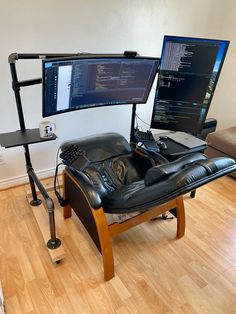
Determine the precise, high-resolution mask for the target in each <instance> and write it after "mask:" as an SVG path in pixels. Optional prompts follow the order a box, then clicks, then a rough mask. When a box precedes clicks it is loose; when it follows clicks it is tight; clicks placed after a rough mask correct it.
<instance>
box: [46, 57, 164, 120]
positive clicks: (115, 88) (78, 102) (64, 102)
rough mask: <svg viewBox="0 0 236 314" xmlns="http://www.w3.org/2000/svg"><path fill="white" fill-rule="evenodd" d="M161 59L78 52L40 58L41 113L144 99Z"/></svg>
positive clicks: (127, 102) (142, 100)
mask: <svg viewBox="0 0 236 314" xmlns="http://www.w3.org/2000/svg"><path fill="white" fill-rule="evenodd" d="M159 62H160V59H158V58H149V57H140V56H137V57H133V58H131V57H130V58H129V57H126V56H124V55H94V54H91V55H81V56H79V57H77V56H76V57H71V58H61V59H51V60H49V59H45V60H43V63H42V64H43V117H48V116H51V115H55V114H59V113H65V112H68V111H72V110H78V109H86V108H94V107H101V106H110V105H121V104H138V103H145V102H146V101H147V98H148V95H149V93H150V89H151V87H152V84H153V81H154V78H155V75H156V73H157V70H158V66H159Z"/></svg>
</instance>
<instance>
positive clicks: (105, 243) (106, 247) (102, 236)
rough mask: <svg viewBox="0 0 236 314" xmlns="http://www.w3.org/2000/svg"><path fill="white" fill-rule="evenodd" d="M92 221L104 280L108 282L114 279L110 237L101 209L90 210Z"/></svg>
mask: <svg viewBox="0 0 236 314" xmlns="http://www.w3.org/2000/svg"><path fill="white" fill-rule="evenodd" d="M92 213H93V216H94V220H95V223H96V226H97V231H98V236H99V241H100V245H101V253H102V258H103V267H104V279H105V280H110V279H111V278H113V277H114V275H115V271H114V258H113V251H112V241H111V235H110V232H109V229H108V225H107V220H106V217H105V214H104V212H103V209H102V208H100V209H92Z"/></svg>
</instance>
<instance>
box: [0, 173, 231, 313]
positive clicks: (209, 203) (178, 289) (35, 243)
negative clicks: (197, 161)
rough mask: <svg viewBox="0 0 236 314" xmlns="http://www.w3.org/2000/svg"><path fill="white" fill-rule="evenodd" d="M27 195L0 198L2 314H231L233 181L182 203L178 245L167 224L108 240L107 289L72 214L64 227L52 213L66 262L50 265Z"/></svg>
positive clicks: (17, 192) (171, 223)
mask: <svg viewBox="0 0 236 314" xmlns="http://www.w3.org/2000/svg"><path fill="white" fill-rule="evenodd" d="M45 182H46V183H45V184H48V185H50V184H51V183H52V180H46V181H45ZM27 190H28V186H21V187H16V188H13V189H9V190H6V191H0V212H1V215H0V278H1V282H2V287H3V292H4V298H5V305H6V309H7V313H10V314H11V313H17V314H19V313H40V314H41V313H45V314H46V313H50V314H51V313H53V314H54V313H63V314H64V313H72V314H74V313H76V314H77V313H99V314H100V313H109V314H110V313H119V314H123V313H132V314H133V313H145V314H148V313H158V314H162V313H165V314H167V313H172V314H173V313H174V314H176V313H177V314H178V313H180V314H184V313H186V314H189V313H190V314H195V313H201V314H202V313H214V314H215V313H216V314H218V313H219V314H225V313H227V314H228V313H229V314H231V313H232V314H233V313H236V180H233V179H232V178H230V177H224V178H221V179H219V180H217V181H214V182H212V183H210V184H208V185H206V186H204V187H202V188H200V189H198V191H197V194H196V198H195V199H191V198H190V197H189V195H186V196H185V197H184V202H185V208H186V233H185V236H184V237H183V238H181V239H176V238H175V235H176V220H175V219H173V220H167V221H163V220H156V221H150V222H146V223H143V224H142V225H139V226H137V227H134V228H133V229H130V230H128V231H127V232H125V233H123V234H120V235H119V236H117V237H115V238H114V239H113V250H114V260H115V277H114V278H113V279H112V280H110V281H108V282H105V281H104V279H103V266H102V257H101V255H100V253H99V252H98V250H97V248H96V247H95V245H94V243H93V242H92V241H91V240H90V238H89V236H88V234H87V231H86V230H85V229H84V227H83V226H82V224H81V223H80V221H79V220H78V218H77V216H76V215H75V214H74V213H73V215H72V218H69V219H66V220H64V219H63V212H62V208H61V207H60V206H58V205H57V206H56V207H57V208H56V212H55V217H56V226H57V230H58V233H59V234H60V236H61V240H62V243H63V246H64V250H65V252H66V258H65V259H64V260H62V262H61V263H60V264H54V263H52V262H51V259H50V258H49V255H48V252H47V249H46V248H45V244H44V241H43V238H42V235H41V233H40V231H39V229H38V226H37V223H36V222H35V218H34V216H33V214H32V211H31V208H30V206H29V204H28V202H27V200H26V191H27ZM50 196H51V197H52V198H53V200H54V201H55V204H57V203H56V199H55V197H54V195H53V193H52V192H50Z"/></svg>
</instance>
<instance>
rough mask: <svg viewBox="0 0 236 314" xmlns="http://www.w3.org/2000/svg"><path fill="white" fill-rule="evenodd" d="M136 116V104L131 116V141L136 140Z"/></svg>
mask: <svg viewBox="0 0 236 314" xmlns="http://www.w3.org/2000/svg"><path fill="white" fill-rule="evenodd" d="M135 116H136V104H133V106H132V116H131V128H130V143H133V142H134V141H135V137H134V132H135Z"/></svg>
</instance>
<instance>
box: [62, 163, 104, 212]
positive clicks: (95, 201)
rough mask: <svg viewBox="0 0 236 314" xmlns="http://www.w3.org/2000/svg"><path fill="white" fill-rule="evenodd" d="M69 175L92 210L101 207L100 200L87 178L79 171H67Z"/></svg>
mask: <svg viewBox="0 0 236 314" xmlns="http://www.w3.org/2000/svg"><path fill="white" fill-rule="evenodd" d="M67 170H68V171H69V173H70V174H71V175H72V176H73V177H74V178H75V181H76V184H77V185H79V187H80V189H81V190H82V192H83V193H84V195H85V197H86V198H87V200H88V202H89V204H90V206H91V207H92V208H94V209H98V208H100V207H101V198H100V195H99V194H98V192H97V191H96V190H95V189H94V187H93V185H92V183H91V182H90V181H89V179H88V177H87V176H86V175H85V174H84V173H82V172H79V171H73V170H71V169H70V170H69V169H68V168H67Z"/></svg>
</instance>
